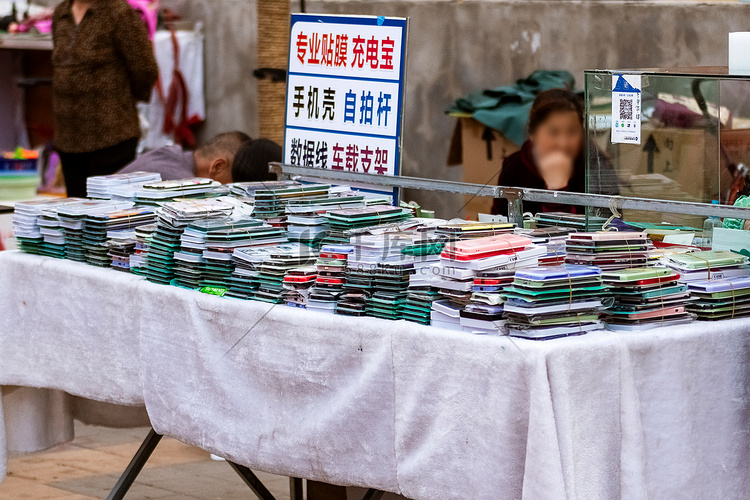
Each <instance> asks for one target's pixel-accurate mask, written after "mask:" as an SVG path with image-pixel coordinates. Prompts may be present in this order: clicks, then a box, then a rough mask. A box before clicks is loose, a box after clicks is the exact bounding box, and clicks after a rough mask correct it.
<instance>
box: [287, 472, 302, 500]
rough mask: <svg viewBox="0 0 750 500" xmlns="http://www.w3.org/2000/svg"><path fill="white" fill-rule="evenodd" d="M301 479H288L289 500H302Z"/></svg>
mask: <svg viewBox="0 0 750 500" xmlns="http://www.w3.org/2000/svg"><path fill="white" fill-rule="evenodd" d="M302 496H303V491H302V479H300V478H298V477H290V478H289V498H290V500H303V499H302Z"/></svg>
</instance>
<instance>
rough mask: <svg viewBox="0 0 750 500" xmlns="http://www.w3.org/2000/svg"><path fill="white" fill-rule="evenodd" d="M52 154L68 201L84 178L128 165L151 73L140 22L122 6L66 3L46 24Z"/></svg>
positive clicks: (107, 1)
mask: <svg viewBox="0 0 750 500" xmlns="http://www.w3.org/2000/svg"><path fill="white" fill-rule="evenodd" d="M52 39H53V42H54V50H53V52H52V64H53V67H54V73H53V83H52V88H53V96H54V114H55V148H56V149H57V151H58V153H59V155H60V161H61V163H62V170H63V176H64V177H65V184H66V186H67V191H68V196H86V178H87V177H90V176H93V175H108V174H113V173H115V172H117V171H118V170H120V169H121V168H122V167H124V166H125V165H127V164H128V163H130V162H131V161H133V160H134V159H135V154H136V148H137V146H138V139H139V138H140V135H141V129H140V122H139V119H138V111H137V110H136V102H137V101H148V100H149V99H150V97H151V89H152V88H153V86H154V84H155V83H156V79H157V77H158V71H159V69H158V67H157V65H156V59H155V57H154V52H153V48H152V45H151V41H150V40H149V38H148V32H147V31H146V26H145V24H144V23H143V20H142V19H141V17H140V16H139V15H138V13H137V12H136V11H135V10H133V9H132V8H131V7H130V6H129V5H128V4H127V3H126V2H125V0H65V1H64V2H63V3H61V4H60V5H58V6H57V8H56V9H55V12H54V14H53V16H52Z"/></svg>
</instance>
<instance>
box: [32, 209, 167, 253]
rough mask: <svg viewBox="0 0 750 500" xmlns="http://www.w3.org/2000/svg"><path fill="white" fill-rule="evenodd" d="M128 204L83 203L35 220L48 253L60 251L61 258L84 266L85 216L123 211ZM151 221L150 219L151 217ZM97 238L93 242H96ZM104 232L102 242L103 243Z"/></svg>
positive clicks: (49, 213) (54, 211) (51, 211)
mask: <svg viewBox="0 0 750 500" xmlns="http://www.w3.org/2000/svg"><path fill="white" fill-rule="evenodd" d="M132 207H133V203H132V202H113V201H110V200H84V201H81V202H79V203H74V204H66V205H63V206H60V207H58V208H57V209H55V210H44V211H43V212H42V217H41V218H40V219H39V227H40V231H41V233H42V235H43V236H44V243H45V247H47V249H48V250H52V249H54V250H63V251H64V252H65V258H67V259H71V260H75V261H78V262H86V248H85V242H84V236H83V227H84V224H85V222H86V218H87V217H88V216H92V215H97V214H104V213H107V212H115V211H118V210H127V209H130V208H132ZM152 217H153V216H152ZM98 236H99V235H98V234H97V238H98ZM106 239H107V238H106V230H105V234H104V237H103V240H104V241H105V242H106ZM58 245H59V246H58Z"/></svg>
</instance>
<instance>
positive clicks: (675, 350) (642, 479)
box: [0, 252, 750, 500]
mask: <svg viewBox="0 0 750 500" xmlns="http://www.w3.org/2000/svg"><path fill="white" fill-rule="evenodd" d="M49 294H52V296H49ZM24 303H25V305H24ZM80 304H85V306H84V307H85V312H86V314H85V315H83V314H81V315H80V316H77V318H78V319H77V323H74V322H73V318H74V317H76V315H74V314H70V315H68V314H60V311H63V312H66V311H81V312H83V310H82V309H79V308H81V307H82V306H81V305H80ZM0 308H2V309H1V310H3V311H5V310H10V311H11V314H10V315H9V321H8V322H4V323H3V325H2V327H0V359H3V361H4V360H5V359H10V360H12V363H11V364H10V365H9V366H6V363H5V362H3V363H2V365H0V385H2V384H6V383H14V384H19V383H20V384H22V385H31V386H36V387H54V388H62V389H65V390H70V391H72V392H74V393H76V394H81V395H85V396H87V397H98V398H103V399H105V400H114V401H121V402H122V401H124V400H123V399H122V396H123V394H125V393H130V391H129V390H124V388H123V386H122V385H121V384H118V382H117V381H118V380H120V377H121V376H122V375H123V374H125V373H128V374H131V375H132V374H133V371H132V370H135V371H136V372H137V375H136V378H135V379H134V380H138V381H139V382H138V383H136V384H133V385H132V386H130V390H132V391H133V393H132V394H130V395H131V396H134V397H136V398H137V391H138V390H140V389H141V387H142V391H143V392H142V393H141V394H140V395H141V397H142V399H143V400H144V401H145V404H146V408H147V410H148V412H149V417H150V419H151V422H152V424H153V426H154V428H155V430H156V431H157V432H159V433H163V434H166V435H170V436H173V437H176V438H178V439H180V440H182V441H185V442H188V443H191V444H194V445H197V446H199V447H201V448H204V449H206V450H209V451H212V452H215V453H218V454H220V455H223V456H226V457H227V458H229V459H231V460H233V461H236V462H238V463H240V464H243V465H246V466H248V467H251V468H254V469H259V470H265V471H268V472H272V473H277V474H286V475H291V476H301V477H307V478H310V479H316V480H321V481H329V482H333V483H338V484H344V485H359V486H366V487H374V488H378V489H382V490H387V491H393V492H396V493H401V494H403V495H405V496H407V497H409V498H414V499H416V500H421V499H449V498H451V499H452V498H461V499H465V498H477V499H479V498H493V499H497V498H501V499H502V498H509V499H510V498H514V499H515V498H581V499H583V498H586V499H588V498H618V497H620V498H696V499H698V498H727V499H729V498H738V499H739V498H743V497H746V494H747V491H750V472H748V468H747V467H746V466H745V465H744V461H745V460H746V458H747V456H750V435H749V433H748V431H747V430H748V427H747V424H748V422H749V421H750V398H748V396H747V393H748V385H750V377H749V375H750V373H749V371H750V368H749V366H750V364H748V360H749V358H750V335H749V334H750V320H747V319H742V320H732V321H724V322H719V323H694V324H691V325H688V326H685V327H682V328H671V329H667V328H659V329H655V330H651V331H646V332H638V333H630V334H615V333H607V332H596V333H591V334H587V335H583V336H580V337H571V338H565V339H559V340H554V341H547V342H534V341H525V340H518V339H511V338H507V337H481V336H474V335H469V334H463V333H460V332H450V331H446V330H440V329H435V328H430V327H423V326H419V325H415V324H411V323H407V322H404V321H398V322H389V321H384V320H378V319H373V318H349V317H340V316H332V315H326V314H321V313H315V312H311V311H304V310H295V309H293V308H289V307H286V306H282V305H277V306H272V305H270V304H265V303H260V302H253V301H239V300H233V299H224V298H219V297H215V296H211V295H206V294H200V293H197V292H193V291H189V290H184V289H180V288H176V287H169V286H161V285H155V284H152V283H148V282H146V281H144V280H140V279H137V278H135V277H133V276H130V275H125V274H121V273H118V272H116V271H112V270H101V269H94V268H91V267H88V266H86V265H84V264H77V263H72V262H66V261H58V260H53V259H48V258H42V257H38V256H29V255H23V254H19V253H17V252H6V253H2V254H0ZM32 311H33V312H32ZM55 311H57V313H56V312H55ZM32 314H36V315H41V317H42V318H43V319H44V318H46V319H44V320H43V321H40V322H38V321H37V320H35V319H34V318H32ZM55 316H57V318H58V319H59V321H60V322H61V323H62V325H61V326H54V324H53V323H54V322H53V321H52V318H54V317H55ZM66 318H67V319H66ZM67 330H72V333H71V332H69V331H68V333H67V335H62V331H67ZM50 331H51V332H52V334H50V333H49V332H50ZM134 331H135V332H134ZM102 332H108V333H107V334H102ZM134 334H135V335H136V337H135V338H136V339H137V340H135V341H132V339H133V338H134V337H132V335H134ZM125 338H129V339H131V341H132V343H131V344H130V345H122V343H123V341H124V339H125ZM51 339H54V341H53V340H51ZM61 344H62V345H61ZM54 347H57V349H54ZM84 347H85V348H87V349H89V351H90V352H89V353H81V352H79V350H80V349H81V348H84ZM32 348H33V349H34V350H40V349H41V351H40V352H41V359H43V360H45V361H46V362H45V363H37V362H36V361H35V360H36V359H37V358H36V357H35V356H33V355H31V354H30V353H31V352H33V351H32V350H31V349H32ZM121 350H122V351H124V353H125V355H126V356H124V357H123V359H122V360H120V361H119V362H118V360H117V359H114V358H115V357H116V356H117V355H118V354H119V353H120V351H121ZM53 351H56V352H57V355H56V356H54V357H52V352H53ZM134 351H135V352H136V353H137V354H136V355H137V356H140V365H138V364H136V365H135V366H129V364H128V363H124V361H123V360H125V359H132V357H133V355H134ZM72 363H78V364H83V365H86V364H90V365H93V366H106V365H108V364H112V365H113V366H114V367H115V368H114V370H112V371H113V372H115V373H111V374H109V375H107V376H106V377H105V378H104V379H97V378H96V377H90V376H88V377H87V376H84V374H85V372H86V370H80V371H81V374H79V375H74V376H73V381H70V380H69V379H70V377H69V376H68V374H69V373H71V371H70V370H71V368H70V366H71V364H72ZM49 365H57V366H58V367H59V366H63V367H64V366H67V367H68V368H67V370H68V372H67V373H66V372H65V371H64V370H63V371H61V370H60V369H59V368H53V367H51V366H49ZM124 365H128V366H124ZM73 371H75V370H73ZM45 374H46V375H45ZM61 379H62V380H61ZM140 381H142V383H141V382H140ZM141 384H142V385H141ZM107 391H111V393H110V394H106V393H107ZM1 435H2V434H0V436H1ZM0 463H3V462H2V461H0Z"/></svg>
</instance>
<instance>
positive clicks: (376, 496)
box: [362, 489, 385, 500]
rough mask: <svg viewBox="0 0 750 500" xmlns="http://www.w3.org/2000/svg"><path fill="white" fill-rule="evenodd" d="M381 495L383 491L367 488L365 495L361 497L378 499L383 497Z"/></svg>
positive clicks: (370, 499) (363, 499) (383, 493)
mask: <svg viewBox="0 0 750 500" xmlns="http://www.w3.org/2000/svg"><path fill="white" fill-rule="evenodd" d="M383 495H385V491H380V490H373V489H369V490H367V493H365V496H363V497H362V500H380V499H381V498H383Z"/></svg>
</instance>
